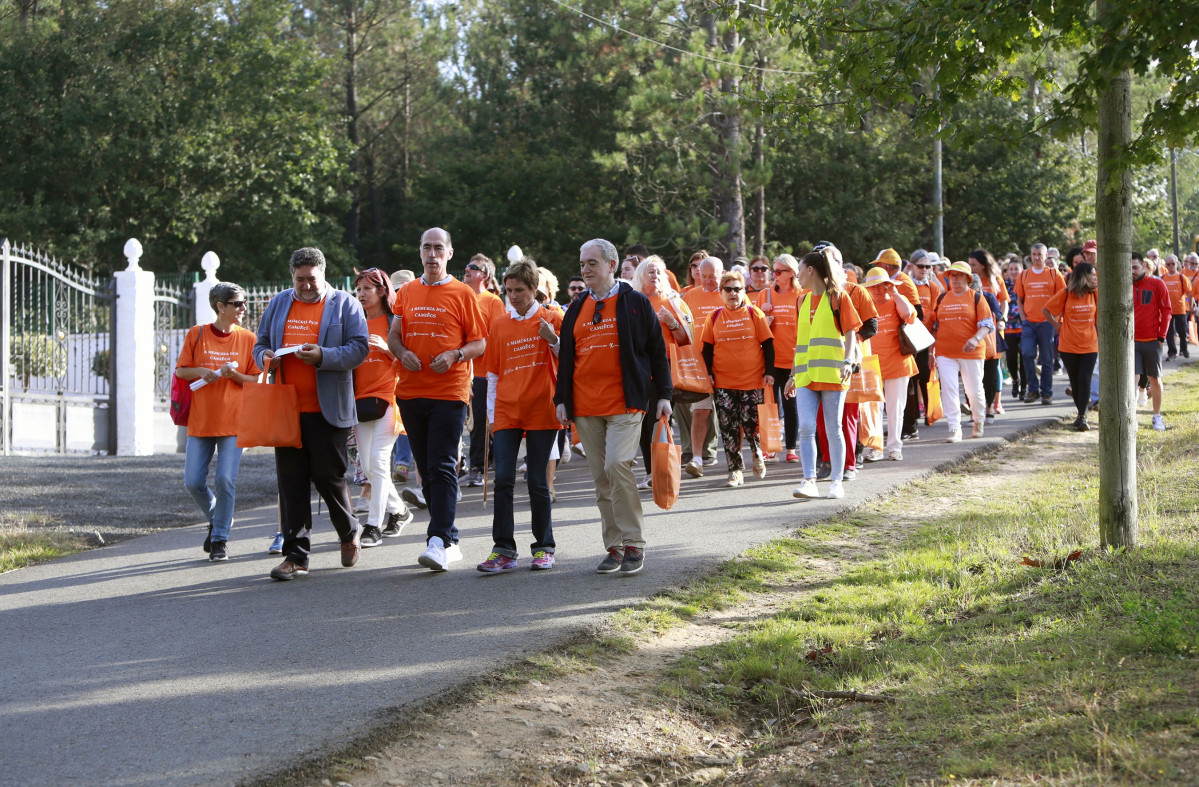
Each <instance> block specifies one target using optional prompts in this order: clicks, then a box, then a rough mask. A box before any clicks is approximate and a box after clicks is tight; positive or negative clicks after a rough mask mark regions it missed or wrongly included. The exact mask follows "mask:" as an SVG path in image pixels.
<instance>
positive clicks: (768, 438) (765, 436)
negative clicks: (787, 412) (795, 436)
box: [758, 385, 783, 454]
mask: <svg viewBox="0 0 1199 787" xmlns="http://www.w3.org/2000/svg"><path fill="white" fill-rule="evenodd" d="M781 431H782V426H781V425H780V424H779V408H778V405H777V404H776V403H775V401H774V386H773V385H772V386H769V387H767V388H766V403H765V404H760V405H758V439H759V440H760V441H761V442H762V453H764V454H777V453H778V452H779V451H782V450H783V438H782V435H781V434H780V432H781Z"/></svg>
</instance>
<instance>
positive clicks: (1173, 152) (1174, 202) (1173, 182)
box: [1170, 148, 1180, 257]
mask: <svg viewBox="0 0 1199 787" xmlns="http://www.w3.org/2000/svg"><path fill="white" fill-rule="evenodd" d="M1170 212H1171V213H1172V214H1174V256H1175V257H1179V256H1180V255H1179V251H1178V250H1179V248H1180V246H1179V235H1178V148H1170Z"/></svg>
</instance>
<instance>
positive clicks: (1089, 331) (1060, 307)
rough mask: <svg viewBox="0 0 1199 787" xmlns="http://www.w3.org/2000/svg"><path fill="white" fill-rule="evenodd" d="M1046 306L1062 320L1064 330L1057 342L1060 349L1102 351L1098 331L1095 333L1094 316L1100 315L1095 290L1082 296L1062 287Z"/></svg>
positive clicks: (1081, 351)
mask: <svg viewBox="0 0 1199 787" xmlns="http://www.w3.org/2000/svg"><path fill="white" fill-rule="evenodd" d="M1044 308H1046V309H1048V310H1049V313H1050V314H1053V315H1054V316H1056V317H1057V318H1058V320H1060V321H1061V324H1062V333H1061V336H1060V337H1059V338H1058V342H1057V348H1058V350H1059V351H1061V352H1064V353H1097V352H1099V334H1098V333H1096V332H1095V317H1096V315H1098V314H1099V299H1098V296H1097V294H1096V293H1094V292H1089V293H1087V294H1086V295H1084V296H1082V297H1081V298H1080V297H1078V296H1077V295H1075V294H1074V293H1072V292H1070V291H1069V290H1059V291H1058V293H1057V295H1054V296H1053V297H1052V298H1050V299H1049V303H1047V304H1045V307H1044Z"/></svg>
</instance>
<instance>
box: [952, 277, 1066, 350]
mask: <svg viewBox="0 0 1199 787" xmlns="http://www.w3.org/2000/svg"><path fill="white" fill-rule="evenodd" d="M976 298H977V300H975V299H976ZM940 301H941V302H940V303H939V304H937V305H936V307H935V308H934V311H935V312H936V322H937V343H936V351H937V355H939V356H941V357H943V358H973V359H976V360H979V361H982V360H985V359H986V357H987V343H986V341H985V340H984V341H980V342H979V343H978V344H977V345H976V346H975V348H974V349H973V350H971V351H970V352H966V351H965V350H964V349H963V347H964V346H965V344H966V341H967V340H969V339H970V337H971V336H973V335H974V334H976V333H978V323H979V321H981V320H985V319H987V318H988V317H991V318H992V319H993V318H994V315H992V314H991V307H990V306H988V305H987V299H986V298H984V297H982V296H981V295H976V294H975V292H974V291H973V290H966V291H965V292H964V293H962V294H961V295H954V294H953V291H947V292H946V293H945V294H944V295H943V296H941V297H940ZM1043 320H1044V317H1042V321H1043Z"/></svg>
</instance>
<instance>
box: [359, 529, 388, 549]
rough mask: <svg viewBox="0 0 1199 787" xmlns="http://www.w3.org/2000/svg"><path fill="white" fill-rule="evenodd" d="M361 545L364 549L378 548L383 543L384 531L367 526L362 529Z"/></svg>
mask: <svg viewBox="0 0 1199 787" xmlns="http://www.w3.org/2000/svg"><path fill="white" fill-rule="evenodd" d="M359 543H360V544H361V545H362V548H363V549H366V548H367V547H377V546H379V545H380V544H382V543H383V531H381V530H379V528H377V527H375V526H374V525H367V526H366V527H364V528H362V540H361V541H360V542H359Z"/></svg>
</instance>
